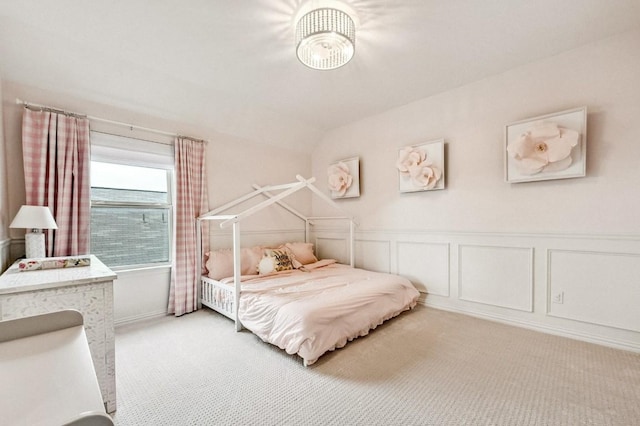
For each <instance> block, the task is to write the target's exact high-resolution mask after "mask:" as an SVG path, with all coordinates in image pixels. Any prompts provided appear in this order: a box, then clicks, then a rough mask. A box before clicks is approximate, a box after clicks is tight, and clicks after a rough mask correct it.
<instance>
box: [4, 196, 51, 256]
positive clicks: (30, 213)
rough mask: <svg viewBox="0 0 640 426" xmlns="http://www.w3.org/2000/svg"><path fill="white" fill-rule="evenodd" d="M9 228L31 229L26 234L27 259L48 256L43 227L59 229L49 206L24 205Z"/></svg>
mask: <svg viewBox="0 0 640 426" xmlns="http://www.w3.org/2000/svg"><path fill="white" fill-rule="evenodd" d="M9 228H25V229H29V231H28V232H27V233H26V234H25V236H24V246H25V251H26V253H25V256H26V257H27V259H33V258H38V257H46V255H45V248H44V234H43V233H42V231H41V229H58V225H56V221H55V220H54V219H53V215H52V214H51V210H49V207H44V206H22V207H20V210H19V211H18V214H17V215H16V217H14V218H13V222H11V225H9Z"/></svg>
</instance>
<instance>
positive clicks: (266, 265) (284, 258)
mask: <svg viewBox="0 0 640 426" xmlns="http://www.w3.org/2000/svg"><path fill="white" fill-rule="evenodd" d="M290 269H293V263H292V262H291V258H290V257H289V255H288V254H287V252H286V251H285V250H277V249H265V250H264V255H263V256H262V260H260V263H259V264H258V273H259V274H260V275H266V274H271V273H273V272H280V271H288V270H290Z"/></svg>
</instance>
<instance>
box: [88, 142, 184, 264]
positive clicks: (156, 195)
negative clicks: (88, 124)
mask: <svg viewBox="0 0 640 426" xmlns="http://www.w3.org/2000/svg"><path fill="white" fill-rule="evenodd" d="M94 133H96V132H92V154H91V156H92V161H91V253H92V254H94V255H96V256H97V257H98V258H99V259H100V260H101V261H103V262H104V263H105V264H106V265H108V266H109V267H116V268H123V267H127V268H131V267H142V266H152V265H162V264H169V263H170V262H171V241H172V238H171V235H172V229H173V227H172V210H173V208H172V202H171V200H172V190H171V189H172V182H173V176H172V170H171V169H170V168H169V167H167V164H166V163H167V162H166V161H165V164H161V163H157V164H154V161H152V160H153V158H152V156H146V157H147V158H146V160H147V161H141V160H140V159H139V157H145V155H141V152H140V151H137V152H129V151H127V150H121V149H114V148H113V146H111V147H109V148H108V149H104V146H94V145H96V144H95V141H94V135H93V134H94ZM108 136H109V139H113V138H120V137H114V136H112V135H108ZM102 139H104V134H102V136H100V137H98V138H97V140H99V141H100V140H102ZM122 139H129V138H122ZM131 141H137V140H136V139H131V140H130V142H131ZM147 143H148V142H147ZM137 158H138V159H137ZM149 158H151V159H152V160H151V161H149ZM136 159H137V160H136ZM131 163H134V164H131ZM135 163H138V164H135Z"/></svg>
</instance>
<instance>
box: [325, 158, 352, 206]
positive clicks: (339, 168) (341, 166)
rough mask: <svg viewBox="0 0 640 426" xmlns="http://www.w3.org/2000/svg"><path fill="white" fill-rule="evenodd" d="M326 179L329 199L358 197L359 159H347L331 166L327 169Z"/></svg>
mask: <svg viewBox="0 0 640 426" xmlns="http://www.w3.org/2000/svg"><path fill="white" fill-rule="evenodd" d="M327 179H328V180H327V182H328V185H329V191H330V192H331V198H334V199H336V198H355V197H359V196H360V157H352V158H347V159H345V160H340V161H338V162H336V163H333V164H331V165H330V166H329V168H328V169H327Z"/></svg>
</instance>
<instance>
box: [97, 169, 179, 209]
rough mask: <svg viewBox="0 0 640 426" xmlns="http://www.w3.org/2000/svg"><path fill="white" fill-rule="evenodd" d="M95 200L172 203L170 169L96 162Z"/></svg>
mask: <svg viewBox="0 0 640 426" xmlns="http://www.w3.org/2000/svg"><path fill="white" fill-rule="evenodd" d="M91 199H92V200H94V201H96V200H97V201H119V202H131V201H133V202H143V203H169V199H168V191H167V171H166V170H163V169H152V168H149V167H137V166H127V165H123V164H112V163H101V162H98V161H92V162H91Z"/></svg>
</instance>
